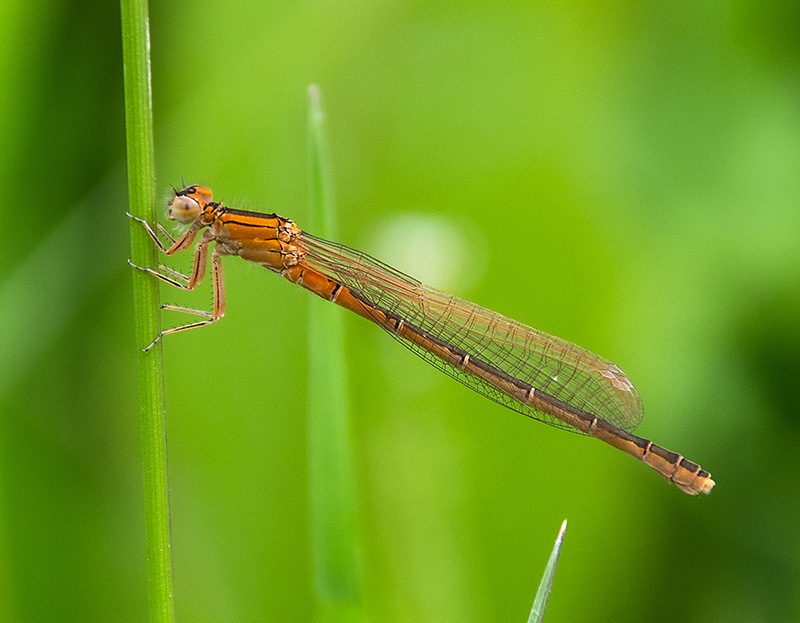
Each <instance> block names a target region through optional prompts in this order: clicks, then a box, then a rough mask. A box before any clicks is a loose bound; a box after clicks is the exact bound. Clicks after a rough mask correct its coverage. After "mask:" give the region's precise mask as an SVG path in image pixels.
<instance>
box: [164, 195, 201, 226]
mask: <svg viewBox="0 0 800 623" xmlns="http://www.w3.org/2000/svg"><path fill="white" fill-rule="evenodd" d="M211 199H212V195H211V191H210V190H209V189H208V188H206V187H205V186H187V187H186V188H184V189H183V190H179V191H177V192H176V193H175V196H174V197H173V198H172V200H171V201H170V202H169V203H168V204H167V206H168V210H167V218H168V219H170V220H172V221H178V222H179V223H183V224H188V223H193V222H194V221H196V220H197V218H198V217H199V216H200V213H201V212H202V211H203V208H205V206H206V205H207V204H209V203H211Z"/></svg>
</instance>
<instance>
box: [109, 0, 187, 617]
mask: <svg viewBox="0 0 800 623" xmlns="http://www.w3.org/2000/svg"><path fill="white" fill-rule="evenodd" d="M120 8H121V18H122V61H123V68H124V85H125V130H126V140H127V156H128V200H129V206H130V207H129V209H130V212H131V213H132V214H134V215H136V216H139V217H141V218H144V219H146V220H147V221H149V222H151V223H152V222H153V221H154V219H155V214H154V212H155V210H154V197H155V194H156V193H155V165H154V157H153V110H152V101H151V97H150V92H151V91H150V56H149V52H150V45H149V31H148V28H149V20H148V8H147V0H121V7H120ZM119 218H124V216H123V214H122V211H120V214H119ZM131 259H132V260H133V262H134V263H135V264H138V265H139V266H153V265H155V264H157V258H156V251H155V249H154V247H153V244H152V241H151V240H150V239H149V238H148V236H147V234H146V233H145V231H144V230H143V229H142V227H141V225H139V224H138V223H135V222H134V221H131ZM132 272H133V275H132V278H133V299H134V317H135V329H136V344H137V346H138V348H139V349H141V348H142V347H144V346H145V345H146V344H148V343H149V342H150V340H152V339H153V336H155V335H156V334H157V333H158V331H159V328H160V319H159V290H158V283H157V282H156V280H155V279H152V278H149V276H148V275H146V274H144V273H141V272H139V271H132ZM137 360H138V361H137V363H138V368H139V409H140V418H141V430H142V471H143V478H144V511H145V538H146V542H147V585H148V596H149V604H150V621H151V622H153V623H155V622H158V623H161V622H168V621H173V620H174V605H173V595H172V550H171V545H170V531H169V498H168V488H167V446H166V424H165V406H164V405H165V403H164V378H163V357H162V350H161V345H160V344H158V345H156V347H154V348H153V349H151V350H150V352H148V353H144V352H141V350H139V352H138V353H137Z"/></svg>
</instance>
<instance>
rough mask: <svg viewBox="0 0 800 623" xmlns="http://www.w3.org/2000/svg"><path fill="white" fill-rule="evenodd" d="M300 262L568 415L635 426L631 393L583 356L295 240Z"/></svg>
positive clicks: (379, 267) (328, 245) (542, 416)
mask: <svg viewBox="0 0 800 623" xmlns="http://www.w3.org/2000/svg"><path fill="white" fill-rule="evenodd" d="M299 242H300V244H301V246H302V247H303V248H304V249H305V250H306V252H307V253H306V255H305V257H304V258H303V260H302V262H303V263H304V264H306V265H308V266H309V267H310V268H312V269H314V270H316V271H318V272H320V273H322V274H324V275H326V276H327V277H329V278H332V279H335V280H336V281H338V282H340V283H341V284H343V285H344V286H346V287H347V288H348V289H350V291H351V292H353V293H354V294H355V295H356V296H357V297H358V298H360V299H362V300H364V301H366V302H367V303H369V304H371V305H375V306H377V307H380V308H382V309H384V310H387V311H389V312H391V313H392V314H395V315H397V316H399V317H400V318H402V319H403V320H404V321H405V322H406V323H409V324H411V325H414V326H416V327H418V328H419V329H421V330H423V331H425V332H426V333H427V334H429V335H431V336H433V337H435V338H437V339H439V340H441V341H443V342H446V343H447V344H451V345H453V346H454V347H456V348H459V349H462V350H463V351H465V352H467V353H468V354H469V355H470V357H473V358H478V359H481V360H483V361H484V362H486V363H488V364H490V365H491V366H492V367H494V368H496V369H498V370H500V371H502V372H503V373H505V374H507V375H509V376H512V377H514V378H517V379H520V380H522V381H524V382H526V383H529V384H530V385H532V386H533V387H535V388H536V389H537V390H539V391H542V392H545V393H547V394H549V395H550V396H553V397H554V398H557V399H558V400H560V401H563V402H565V403H567V404H569V405H572V406H573V407H576V408H578V409H580V410H582V411H585V412H587V413H589V414H591V415H594V416H597V417H599V418H602V419H604V420H607V421H608V422H610V423H612V424H614V425H615V426H617V427H619V428H621V429H623V430H628V431H631V430H633V429H634V428H636V426H637V425H638V424H639V422H640V421H641V419H642V415H643V409H642V402H641V398H640V397H639V393H638V392H637V391H636V389H635V388H634V387H633V384H632V383H631V382H630V380H629V379H628V377H627V376H626V375H625V374H624V373H623V372H622V370H620V369H619V367H618V366H617V365H616V364H614V363H612V362H611V361H609V360H608V359H605V358H603V357H601V356H600V355H596V354H594V353H592V352H590V351H588V350H586V349H583V348H581V347H579V346H577V345H575V344H572V343H570V342H567V341H566V340H562V339H561V338H558V337H555V336H553V335H549V334H547V333H545V332H543V331H539V330H538V329H534V328H532V327H528V326H526V325H524V324H522V323H520V322H517V321H516V320H512V319H511V318H507V317H506V316H503V315H501V314H498V313H496V312H493V311H491V310H488V309H486V308H484V307H481V306H479V305H476V304H475V303H470V302H469V301H465V300H463V299H460V298H458V297H456V296H452V295H450V294H446V293H444V292H440V291H438V290H435V289H433V288H429V287H427V286H425V285H423V284H422V283H420V282H419V281H417V280H416V279H413V278H411V277H409V276H407V275H404V274H403V273H401V272H400V271H398V270H395V269H394V268H392V267H390V266H387V265H386V264H383V263H382V262H380V261H378V260H376V259H374V258H372V257H370V256H369V255H367V254H366V253H362V252H360V251H356V250H355V249H351V248H349V247H346V246H344V245H340V244H336V243H333V242H329V241H327V240H323V239H321V238H317V237H315V236H312V235H310V234H307V233H305V232H303V233H302V234H301V235H300V240H299ZM387 332H388V333H390V335H392V336H393V337H395V338H396V339H398V340H399V341H400V342H401V343H402V344H403V345H404V346H406V347H407V348H409V349H410V350H412V351H413V352H414V353H415V354H417V355H418V356H420V357H422V358H423V359H425V360H426V361H428V362H429V363H431V364H432V365H434V366H435V367H437V368H439V369H440V370H442V371H443V372H445V373H446V374H448V375H450V376H452V377H453V378H455V379H456V380H458V381H459V382H461V383H463V384H464V385H466V386H467V387H469V388H471V389H473V390H474V391H476V392H478V393H479V394H481V395H483V396H485V397H486V398H489V399H490V400H493V401H494V402H497V403H499V404H501V405H503V406H505V407H508V408H510V409H513V410H514V411H517V412H519V413H522V414H523V415H526V416H528V417H531V418H534V419H537V420H540V421H542V422H545V423H547V424H550V425H552V426H556V427H559V428H563V429H566V430H570V431H573V432H580V431H577V429H575V428H573V427H571V426H569V425H568V424H565V423H564V422H562V421H560V420H558V419H556V418H553V417H552V416H550V415H548V414H546V413H542V412H540V411H538V410H536V409H534V408H533V407H531V406H530V405H529V404H527V403H524V402H520V401H518V400H516V399H515V398H513V397H512V396H509V395H507V394H505V393H503V392H501V391H499V390H498V389H497V388H496V387H494V386H492V385H491V384H489V383H488V382H487V381H485V380H483V379H481V378H480V377H478V376H474V375H472V374H467V373H465V372H463V371H462V370H460V369H458V368H456V367H454V366H452V365H450V364H449V363H447V362H446V361H443V360H442V359H440V358H438V357H437V356H435V355H433V354H432V353H430V352H428V351H427V350H425V349H424V348H422V347H421V346H419V345H418V344H414V343H412V342H410V341H408V340H405V339H403V338H402V337H400V336H398V335H396V334H394V333H392V332H390V331H387Z"/></svg>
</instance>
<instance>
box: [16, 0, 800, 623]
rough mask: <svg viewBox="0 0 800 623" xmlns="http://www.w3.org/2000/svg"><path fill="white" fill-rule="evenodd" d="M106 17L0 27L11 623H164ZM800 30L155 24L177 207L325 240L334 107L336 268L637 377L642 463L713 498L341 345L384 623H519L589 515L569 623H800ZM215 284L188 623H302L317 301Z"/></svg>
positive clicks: (335, 8)
mask: <svg viewBox="0 0 800 623" xmlns="http://www.w3.org/2000/svg"><path fill="white" fill-rule="evenodd" d="M118 13H119V11H118V6H117V5H116V4H115V3H113V2H112V3H92V2H82V1H77V0H71V1H59V0H33V2H22V1H21V0H4V2H3V3H2V5H0V119H2V120H3V121H2V129H1V130H0V171H1V172H0V188H1V189H2V193H0V196H2V204H1V207H0V214H1V215H2V223H3V225H4V227H3V232H4V236H3V244H2V245H0V327H2V329H0V413H1V414H2V417H0V485H1V486H2V488H1V489H0V620H2V621H46V620H49V621H53V620H58V621H72V620H74V621H142V620H144V619H145V618H146V616H147V606H146V593H145V562H144V519H143V510H142V500H141V498H142V491H141V473H140V463H139V454H138V452H139V430H138V411H137V405H136V402H135V395H136V378H135V377H136V367H135V359H134V353H135V349H136V344H135V343H134V339H133V328H132V296H131V277H130V270H129V269H128V267H127V266H126V264H125V260H126V259H127V257H128V256H129V242H128V240H129V223H128V219H127V218H126V217H125V215H124V213H125V210H126V198H127V193H126V181H125V145H124V124H123V106H122V77H121V73H122V67H121V60H120V56H121V52H120V47H121V44H120V32H119V15H118ZM798 24H800V7H798V3H797V2H787V3H770V4H768V5H765V4H763V3H760V2H753V1H750V2H738V3H724V2H720V3H709V4H707V5H706V4H704V3H699V4H698V3H692V2H657V3H647V4H646V5H644V6H642V5H640V3H635V2H633V3H620V4H616V3H587V4H575V5H573V4H572V3H567V4H564V3H558V2H547V3H543V2H530V3H527V2H526V3H522V2H427V3H425V2H418V3H402V2H379V3H375V2H364V1H360V0H354V1H350V2H313V1H311V2H299V3H272V2H266V3H249V2H225V3H196V2H191V1H184V2H171V3H156V5H155V6H153V7H152V13H151V27H152V54H153V98H154V107H155V133H156V158H157V166H158V186H159V188H160V189H163V190H164V191H165V192H166V191H168V188H169V185H170V184H174V185H179V184H181V180H185V181H187V182H193V183H203V184H206V185H208V186H210V187H211V188H212V189H214V190H215V193H216V197H217V198H218V199H222V200H224V201H225V202H226V203H229V204H232V205H237V206H240V207H246V208H250V209H259V210H265V211H273V210H274V211H277V212H279V213H281V214H284V215H285V216H289V217H291V218H294V219H295V220H296V221H297V222H298V224H299V225H300V226H301V227H302V226H303V220H304V217H305V214H306V211H307V201H308V192H307V186H308V184H307V179H308V173H307V129H306V106H307V104H306V89H307V86H308V84H309V83H311V82H316V83H319V84H320V85H321V88H322V93H323V98H324V102H325V107H326V110H327V113H328V128H329V139H330V144H331V149H332V159H333V164H334V173H335V186H336V193H337V200H338V206H339V210H340V216H339V218H340V224H339V231H340V235H339V238H340V239H341V241H342V242H344V243H346V244H349V245H351V246H354V247H356V248H359V249H363V250H365V251H367V252H369V253H371V254H372V255H375V256H377V257H379V258H381V259H384V260H386V261H388V262H390V263H392V264H393V265H395V266H397V267H398V268H401V269H403V270H405V271H406V272H409V273H411V274H414V275H415V276H418V277H421V278H423V280H425V281H427V282H430V283H431V284H432V285H435V286H438V287H440V288H443V289H448V290H452V291H454V292H456V293H458V294H460V295H462V296H464V297H466V298H469V299H471V300H474V301H477V302H479V303H481V304H483V305H486V306H488V307H489V308H491V309H495V310H497V311H500V312H503V313H505V314H507V315H510V316H512V317H514V318H517V319H519V320H521V321H523V322H526V323H528V324H531V325H533V326H536V327H538V328H541V329H543V330H546V331H548V332H551V333H555V334H557V335H559V336H562V337H564V338H566V339H569V340H571V341H574V342H577V343H579V344H581V345H583V346H585V347H587V348H590V349H592V350H594V351H597V352H599V353H602V354H603V355H605V356H607V357H609V358H610V359H612V360H613V361H615V362H617V363H618V364H619V365H620V366H621V367H622V368H623V369H624V370H625V371H626V372H628V374H629V375H630V376H631V378H632V379H633V380H634V382H635V383H636V385H637V387H638V389H639V391H640V392H641V394H642V396H643V399H644V402H645V408H646V412H647V417H646V418H645V421H644V423H643V424H642V425H641V426H640V428H639V431H640V433H641V434H643V435H646V436H648V437H650V438H652V439H654V440H655V441H656V442H657V443H660V444H663V445H665V446H666V447H668V448H671V449H674V450H679V451H681V452H683V453H684V454H686V456H688V457H689V458H690V459H692V460H696V461H698V462H700V463H701V464H702V465H703V466H704V467H706V468H707V469H708V470H709V471H711V473H712V474H713V476H714V478H715V479H716V481H717V483H718V484H717V488H716V489H715V490H714V491H713V493H712V494H711V495H710V496H709V497H707V498H703V499H692V498H689V497H688V496H685V495H684V494H682V493H680V492H679V491H678V490H677V489H676V488H674V487H671V486H668V485H666V484H665V483H664V482H663V481H661V480H660V479H659V478H658V477H657V475H655V474H654V473H652V471H651V470H649V469H647V468H646V467H645V466H643V465H639V464H637V463H636V462H634V461H633V460H631V459H630V458H629V457H626V456H624V455H622V454H621V453H618V452H616V451H614V450H612V449H610V448H607V447H605V446H604V444H601V443H598V442H596V441H593V440H590V439H585V438H581V437H578V436H575V435H569V434H566V433H563V432H561V431H558V430H555V429H552V428H549V427H546V426H543V425H540V424H538V423H535V422H531V421H529V420H527V419H526V418H523V417H521V416H518V415H516V414H514V413H512V412H509V411H506V410H504V409H502V408H500V407H498V406H496V405H494V404H492V403H490V402H488V401H486V400H484V399H482V398H480V397H479V396H477V395H475V394H473V393H471V392H469V391H468V390H466V389H465V388H463V387H462V386H460V385H459V384H457V383H455V382H453V381H452V380H451V379H449V378H447V377H445V376H444V375H441V374H440V373H438V372H437V371H436V370H434V369H433V368H431V367H429V366H426V365H425V364H424V363H422V362H421V361H420V360H418V359H417V358H415V357H414V356H413V355H411V354H410V353H409V352H407V351H406V350H405V349H403V348H402V347H401V346H399V345H398V344H397V343H396V342H395V341H394V340H392V339H390V338H389V337H387V336H386V335H384V334H383V333H382V332H381V331H380V330H379V329H378V328H376V327H372V326H369V325H368V324H367V323H365V322H363V321H361V320H360V319H358V318H355V317H353V318H351V317H347V318H346V321H345V322H346V324H345V328H346V332H347V333H346V334H347V354H348V378H349V379H350V391H351V396H352V403H353V410H352V425H353V430H354V443H355V447H356V451H357V460H356V468H357V472H358V478H359V483H358V484H359V492H360V499H361V507H360V516H361V520H362V524H363V526H362V527H363V538H364V554H365V567H366V590H367V595H368V602H369V608H370V613H371V618H372V620H376V621H377V620H381V621H462V622H463V621H524V620H525V618H526V617H527V613H528V610H529V608H530V604H531V601H532V599H533V595H534V592H535V588H536V585H537V583H538V581H539V577H540V575H541V572H542V570H543V568H544V564H545V561H546V559H547V555H548V553H549V550H550V547H551V545H552V541H553V539H554V537H555V534H556V531H557V529H558V526H559V524H560V522H561V520H562V519H563V518H565V517H566V518H568V519H569V528H568V531H567V535H566V544H565V547H564V551H563V553H562V558H561V566H560V568H559V570H558V574H557V577H556V584H555V588H554V592H553V596H552V598H551V602H550V608H549V612H548V617H547V620H548V621H552V622H555V621H638V620H642V619H646V620H648V621H653V622H655V621H676V620H682V621H796V620H798V619H800V590H799V589H798V587H799V586H800V530H799V529H798V528H800V473H799V472H800V470H798V469H797V462H798V461H797V458H796V457H797V448H798V444H799V443H800V427H799V426H798V418H797V415H798V406H797V399H796V394H797V390H798V384H799V380H800V329H798V317H800V71H799V70H800V38H798V36H797V32H798V30H797V27H798ZM187 259H188V258H180V259H179V258H176V261H175V262H174V264H172V265H173V266H175V267H177V268H185V267H186V266H187V264H186V260H187ZM182 262H183V263H182ZM226 277H227V285H228V314H227V316H226V318H225V321H224V322H222V323H220V324H218V325H216V326H214V327H212V328H208V329H205V330H203V331H199V332H196V333H192V332H190V333H186V334H181V335H177V336H174V338H173V339H168V340H167V341H166V343H165V345H164V351H165V371H166V390H167V401H168V427H169V440H168V441H169V467H170V478H171V501H172V509H173V516H172V531H173V536H174V548H175V549H174V555H175V560H174V571H175V592H176V607H177V614H178V619H179V620H180V621H184V622H187V621H308V620H311V619H312V618H313V616H314V612H315V606H314V594H313V590H312V588H311V581H310V575H311V570H310V554H309V547H310V546H309V536H308V534H309V523H308V501H307V490H306V486H307V478H306V464H307V450H306V432H307V422H306V417H305V396H306V385H307V379H306V365H307V364H306V362H307V349H308V344H307V339H306V335H307V315H308V305H309V302H308V300H309V297H310V296H311V295H309V294H308V293H307V292H305V291H303V290H301V289H300V288H297V287H295V286H292V285H291V284H289V283H288V282H284V281H283V280H281V279H278V278H276V277H275V276H274V275H272V274H270V273H268V272H267V271H265V270H263V269H260V268H258V267H256V266H250V265H246V264H245V263H244V262H240V261H237V260H235V259H231V260H228V261H227V262H226ZM206 285H207V284H206ZM163 296H164V300H165V301H167V302H173V303H174V302H183V303H189V304H192V305H195V306H206V305H208V304H210V289H209V288H208V287H205V288H201V290H200V291H199V292H198V293H194V294H193V296H189V297H178V296H176V295H175V293H174V292H172V291H167V290H165V291H164V292H163ZM318 304H320V305H324V304H325V303H324V302H322V301H319V302H318ZM341 313H342V314H346V312H344V311H342V312H341ZM180 320H181V319H176V318H174V317H169V316H165V317H164V322H165V323H166V324H170V323H171V324H175V323H176V322H179V321H180Z"/></svg>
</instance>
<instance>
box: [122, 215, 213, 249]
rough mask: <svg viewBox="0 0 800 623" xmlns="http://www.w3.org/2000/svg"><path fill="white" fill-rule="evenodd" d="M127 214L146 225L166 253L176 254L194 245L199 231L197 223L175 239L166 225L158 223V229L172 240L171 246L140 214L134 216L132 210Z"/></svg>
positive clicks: (159, 246)
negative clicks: (166, 243)
mask: <svg viewBox="0 0 800 623" xmlns="http://www.w3.org/2000/svg"><path fill="white" fill-rule="evenodd" d="M125 214H127V215H128V216H129V217H131V218H132V219H133V220H134V221H136V222H137V223H141V224H142V227H144V229H145V231H146V232H147V233H148V235H149V236H150V237H151V238H152V239H153V242H155V243H156V246H157V247H158V249H159V250H160V251H161V252H162V253H164V254H165V255H174V254H175V253H178V252H179V251H183V250H185V249H188V248H189V247H190V246H191V245H192V242H193V241H194V238H195V236H196V235H197V232H198V231H199V229H198V227H197V226H196V225H192V226H191V227H190V228H189V229H187V230H186V232H185V233H184V234H183V235H182V236H181V237H180V238H178V239H177V240H175V238H173V237H172V236H171V235H170V233H169V232H168V231H167V230H166V229H165V228H164V226H163V225H162V224H161V223H158V224H157V227H158V231H160V232H161V233H162V234H164V236H165V237H166V238H167V239H168V240H169V241H170V246H169V247H165V246H164V243H162V242H161V239H160V238H159V237H158V234H156V232H155V231H154V230H153V228H152V227H150V223H148V222H147V221H145V220H144V219H143V218H139V217H138V216H134V215H133V214H131V213H130V212H126V213H125Z"/></svg>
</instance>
